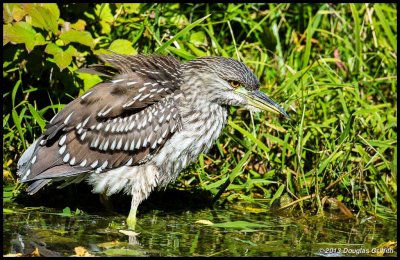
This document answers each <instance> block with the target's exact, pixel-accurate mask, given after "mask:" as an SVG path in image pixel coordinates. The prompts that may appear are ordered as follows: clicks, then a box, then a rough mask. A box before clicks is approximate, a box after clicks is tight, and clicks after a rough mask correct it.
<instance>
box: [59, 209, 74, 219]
mask: <svg viewBox="0 0 400 260" xmlns="http://www.w3.org/2000/svg"><path fill="white" fill-rule="evenodd" d="M60 215H61V216H63V217H72V213H71V209H70V208H69V207H66V208H64V209H63V212H62V214H60Z"/></svg>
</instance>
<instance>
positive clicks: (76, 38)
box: [60, 29, 95, 48]
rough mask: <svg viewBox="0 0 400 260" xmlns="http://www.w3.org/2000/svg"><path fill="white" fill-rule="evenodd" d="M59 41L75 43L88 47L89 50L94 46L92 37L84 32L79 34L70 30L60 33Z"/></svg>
mask: <svg viewBox="0 0 400 260" xmlns="http://www.w3.org/2000/svg"><path fill="white" fill-rule="evenodd" d="M60 39H61V40H63V41H66V42H67V43H68V42H77V43H80V44H83V45H86V46H89V47H90V48H93V47H94V45H95V43H94V40H93V38H92V35H91V34H90V33H89V32H86V31H83V32H81V31H76V30H72V29H71V30H69V31H67V32H64V33H62V34H61V35H60Z"/></svg>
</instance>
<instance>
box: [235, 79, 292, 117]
mask: <svg viewBox="0 0 400 260" xmlns="http://www.w3.org/2000/svg"><path fill="white" fill-rule="evenodd" d="M236 91H237V92H239V93H241V94H242V95H244V96H245V97H246V99H247V102H248V103H249V105H251V106H254V107H256V108H260V109H262V110H265V111H270V112H273V113H275V114H281V115H283V116H285V117H286V118H288V119H289V118H290V117H289V115H288V114H287V113H286V112H285V110H283V108H281V107H280V106H279V105H278V104H277V103H276V102H275V101H273V100H272V99H271V98H269V97H268V96H267V95H265V94H264V93H263V92H261V91H259V90H254V91H249V90H247V89H245V88H244V87H239V88H237V89H236Z"/></svg>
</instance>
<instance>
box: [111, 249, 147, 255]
mask: <svg viewBox="0 0 400 260" xmlns="http://www.w3.org/2000/svg"><path fill="white" fill-rule="evenodd" d="M103 253H104V254H106V255H108V256H142V255H143V253H141V252H139V251H137V250H133V249H125V248H114V249H107V250H105V251H104V252H103Z"/></svg>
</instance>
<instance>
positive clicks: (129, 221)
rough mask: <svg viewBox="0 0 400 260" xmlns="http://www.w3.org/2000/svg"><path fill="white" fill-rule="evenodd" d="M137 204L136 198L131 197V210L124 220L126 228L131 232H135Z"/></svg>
mask: <svg viewBox="0 0 400 260" xmlns="http://www.w3.org/2000/svg"><path fill="white" fill-rule="evenodd" d="M139 203H140V202H138V200H137V198H135V196H134V195H133V196H132V202H131V209H130V211H129V215H128V218H127V219H126V223H127V225H128V228H129V229H131V230H135V226H136V212H137V208H138V206H139Z"/></svg>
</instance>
